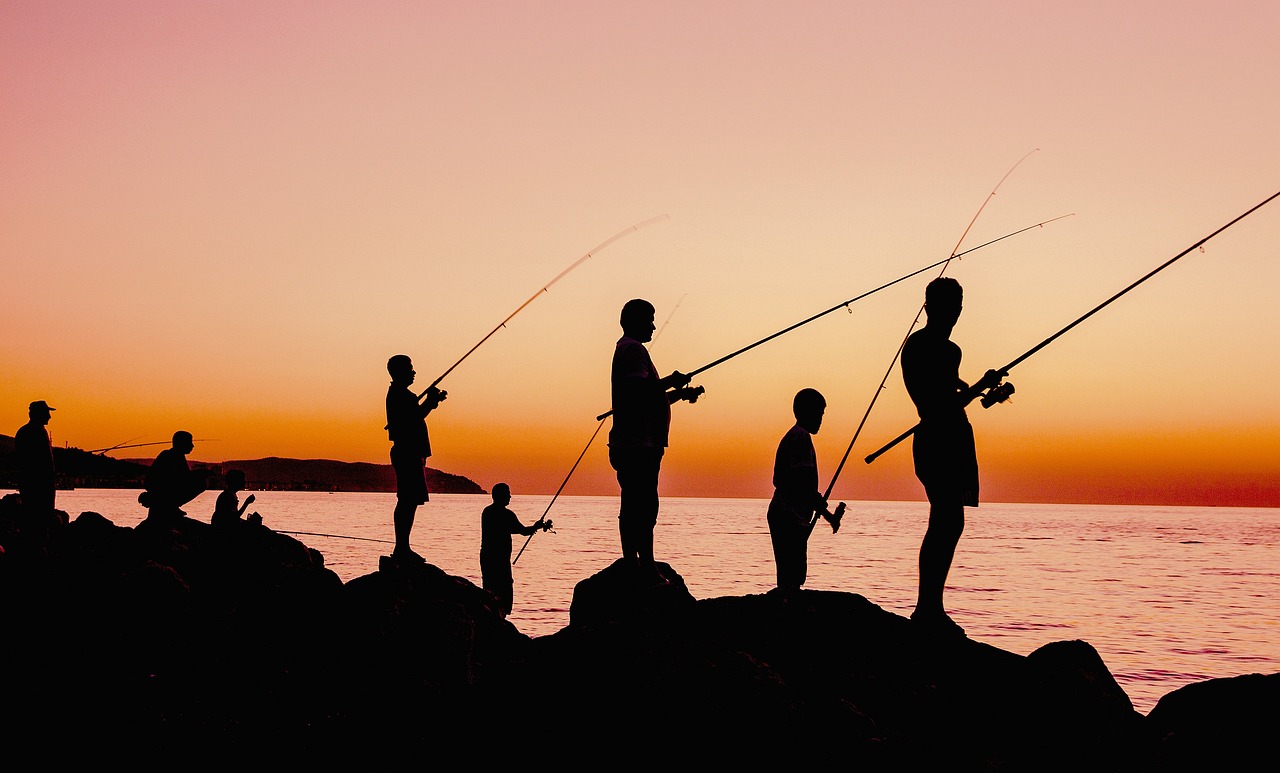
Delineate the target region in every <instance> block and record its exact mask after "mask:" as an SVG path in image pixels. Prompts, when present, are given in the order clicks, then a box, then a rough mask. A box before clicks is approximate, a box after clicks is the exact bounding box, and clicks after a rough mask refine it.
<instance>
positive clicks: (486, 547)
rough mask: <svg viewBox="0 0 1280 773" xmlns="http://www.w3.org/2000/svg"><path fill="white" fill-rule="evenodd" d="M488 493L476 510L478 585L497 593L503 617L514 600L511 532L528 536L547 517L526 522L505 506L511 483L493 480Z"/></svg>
mask: <svg viewBox="0 0 1280 773" xmlns="http://www.w3.org/2000/svg"><path fill="white" fill-rule="evenodd" d="M492 496H493V504H491V505H489V506H487V507H486V508H485V509H484V511H483V512H481V513H480V585H481V587H483V588H484V589H485V590H487V591H489V592H490V593H492V594H493V595H494V596H497V597H498V606H499V608H500V609H501V611H502V616H503V617H506V616H507V615H509V614H511V607H512V605H513V604H514V603H515V581H514V579H513V578H512V576H511V535H512V534H521V535H524V536H529V535H532V534H534V533H535V532H537V531H539V530H542V531H548V530H549V529H550V528H551V521H550V520H542V521H536V522H534V523H531V524H529V525H528V526H525V525H524V524H522V523H520V519H519V518H518V517H516V514H515V513H513V512H511V510H510V509H508V507H507V505H509V504H511V487H510V486H508V485H507V484H505V483H495V484H494V485H493V491H492Z"/></svg>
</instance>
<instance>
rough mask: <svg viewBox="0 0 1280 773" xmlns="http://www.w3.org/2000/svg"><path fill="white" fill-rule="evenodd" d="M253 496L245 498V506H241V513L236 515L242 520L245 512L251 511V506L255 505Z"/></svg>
mask: <svg viewBox="0 0 1280 773" xmlns="http://www.w3.org/2000/svg"><path fill="white" fill-rule="evenodd" d="M253 499H254V497H253V494H250V495H249V496H247V497H245V498H244V504H242V505H240V511H239V512H237V513H236V517H237V518H240V517H241V516H243V515H244V511H245V510H248V509H249V505H251V504H253Z"/></svg>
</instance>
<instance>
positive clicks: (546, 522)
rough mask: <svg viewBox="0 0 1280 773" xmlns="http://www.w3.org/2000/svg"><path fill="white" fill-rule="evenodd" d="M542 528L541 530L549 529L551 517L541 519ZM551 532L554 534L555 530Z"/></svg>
mask: <svg viewBox="0 0 1280 773" xmlns="http://www.w3.org/2000/svg"><path fill="white" fill-rule="evenodd" d="M542 530H543V531H551V519H550V518H548V519H547V520H545V521H543V522H542ZM551 533H552V534H554V533H555V532H551Z"/></svg>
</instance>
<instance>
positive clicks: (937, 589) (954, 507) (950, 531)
mask: <svg viewBox="0 0 1280 773" xmlns="http://www.w3.org/2000/svg"><path fill="white" fill-rule="evenodd" d="M963 531H964V506H963V505H960V504H952V503H937V504H933V505H931V506H930V508H929V528H928V529H927V530H926V531H925V534H924V540H923V541H922V542H921V543H920V590H919V595H918V596H917V597H916V609H915V613H914V614H913V615H912V617H943V616H945V615H946V609H945V607H944V606H943V603H942V591H943V588H944V587H945V586H946V584H947V574H948V573H949V572H950V571H951V562H952V560H953V559H954V558H955V553H956V545H957V544H958V543H959V542H960V534H961V533H962V532H963Z"/></svg>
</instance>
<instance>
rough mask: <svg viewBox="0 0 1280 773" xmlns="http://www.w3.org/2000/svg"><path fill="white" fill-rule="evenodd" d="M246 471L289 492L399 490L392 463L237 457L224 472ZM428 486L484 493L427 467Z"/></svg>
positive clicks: (253, 484)
mask: <svg viewBox="0 0 1280 773" xmlns="http://www.w3.org/2000/svg"><path fill="white" fill-rule="evenodd" d="M230 469H240V470H244V477H245V481H246V482H247V483H248V487H249V488H253V489H267V490H271V489H278V490H287V491H395V490H396V474H395V471H394V470H392V469H391V465H389V464H371V463H369V462H338V461H333V460H332V459H284V458H281V457H278V456H269V457H267V458H266V459H236V460H231V461H224V462H222V472H224V473H225V472H226V471H227V470H230ZM427 489H428V490H429V491H437V492H439V493H441V494H484V493H485V490H484V489H483V488H481V487H480V486H479V485H477V484H476V483H475V482H474V481H472V480H470V479H469V478H465V477H463V476H461V475H453V474H450V473H447V472H442V471H440V470H434V469H432V468H430V467H428V468H427Z"/></svg>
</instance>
